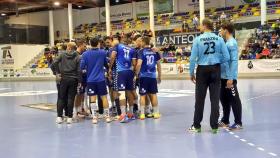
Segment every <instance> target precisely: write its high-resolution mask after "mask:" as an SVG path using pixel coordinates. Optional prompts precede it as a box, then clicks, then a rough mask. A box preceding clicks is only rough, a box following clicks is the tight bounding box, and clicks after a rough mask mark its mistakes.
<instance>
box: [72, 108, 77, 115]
mask: <svg viewBox="0 0 280 158" xmlns="http://www.w3.org/2000/svg"><path fill="white" fill-rule="evenodd" d="M77 112H78V111H77V107H74V109H73V115H74V116H76V115H77Z"/></svg>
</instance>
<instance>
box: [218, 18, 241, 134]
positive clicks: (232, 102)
mask: <svg viewBox="0 0 280 158" xmlns="http://www.w3.org/2000/svg"><path fill="white" fill-rule="evenodd" d="M233 32H234V26H233V24H232V23H229V22H226V23H224V24H222V26H221V30H220V34H221V35H222V36H223V37H224V39H225V40H226V46H227V49H228V50H229V54H230V61H229V63H225V64H222V65H221V70H222V75H221V78H222V80H221V95H220V100H221V103H222V106H223V118H222V120H221V122H219V126H220V127H226V128H227V127H229V123H230V122H229V115H230V110H231V108H232V111H233V115H234V124H233V125H232V126H230V127H229V129H230V130H240V129H242V121H241V117H242V104H241V100H240V98H239V93H238V90H237V76H238V45H237V41H236V40H235V39H234V37H233ZM227 64H229V70H230V73H229V75H227V74H226V70H225V69H226V66H227Z"/></svg>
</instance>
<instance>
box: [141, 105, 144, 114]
mask: <svg viewBox="0 0 280 158" xmlns="http://www.w3.org/2000/svg"><path fill="white" fill-rule="evenodd" d="M140 112H141V114H145V106H140Z"/></svg>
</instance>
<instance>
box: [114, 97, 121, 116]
mask: <svg viewBox="0 0 280 158" xmlns="http://www.w3.org/2000/svg"><path fill="white" fill-rule="evenodd" d="M115 105H116V107H117V113H118V115H121V113H122V112H121V108H120V100H119V99H116V100H115Z"/></svg>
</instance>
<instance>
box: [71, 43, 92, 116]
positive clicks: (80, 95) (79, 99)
mask: <svg viewBox="0 0 280 158" xmlns="http://www.w3.org/2000/svg"><path fill="white" fill-rule="evenodd" d="M75 43H76V46H77V52H78V53H79V55H80V57H81V56H82V54H83V52H85V51H86V43H85V42H84V40H82V39H78V40H76V41H75ZM81 76H82V82H81V86H80V87H79V88H78V92H77V94H76V97H75V104H74V110H73V112H74V113H73V118H74V119H78V116H81V117H83V116H84V115H83V114H86V113H83V108H84V110H85V111H86V112H88V114H90V111H89V110H88V108H87V106H84V100H85V89H86V78H87V77H86V76H87V75H86V73H84V74H82V75H81Z"/></svg>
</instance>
